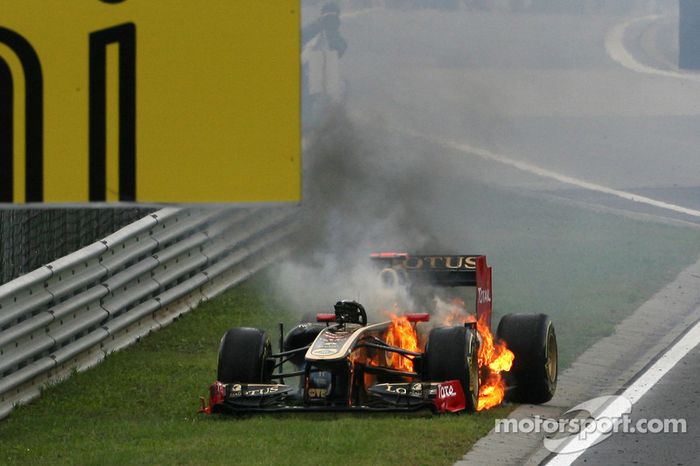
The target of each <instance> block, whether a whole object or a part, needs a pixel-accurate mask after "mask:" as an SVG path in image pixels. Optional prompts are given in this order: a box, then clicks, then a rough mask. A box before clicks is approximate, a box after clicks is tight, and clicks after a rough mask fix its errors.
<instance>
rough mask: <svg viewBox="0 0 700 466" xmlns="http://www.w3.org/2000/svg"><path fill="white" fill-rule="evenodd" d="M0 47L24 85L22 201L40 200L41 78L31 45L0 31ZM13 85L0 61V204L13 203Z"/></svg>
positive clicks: (41, 169) (1, 28)
mask: <svg viewBox="0 0 700 466" xmlns="http://www.w3.org/2000/svg"><path fill="white" fill-rule="evenodd" d="M0 43H2V44H5V45H6V46H7V47H9V48H10V49H11V50H12V51H13V52H14V54H15V55H16V56H17V58H18V59H19V61H20V63H21V64H22V71H23V72H24V82H25V92H24V99H25V103H24V106H25V110H24V113H25V124H24V125H25V128H24V138H25V151H26V155H25V177H26V182H25V191H24V196H25V201H26V202H42V201H43V199H44V157H43V156H44V78H43V75H42V73H41V63H40V62H39V57H38V56H37V54H36V52H35V51H34V48H33V47H32V45H31V44H30V43H29V42H28V41H27V39H25V38H24V37H22V36H20V35H19V34H17V33H16V32H14V31H12V30H10V29H7V28H4V27H0ZM13 111H14V81H13V79H12V73H11V71H10V67H9V65H8V64H7V62H5V60H3V59H2V57H0V202H12V200H13V187H14V183H13V151H14V124H13Z"/></svg>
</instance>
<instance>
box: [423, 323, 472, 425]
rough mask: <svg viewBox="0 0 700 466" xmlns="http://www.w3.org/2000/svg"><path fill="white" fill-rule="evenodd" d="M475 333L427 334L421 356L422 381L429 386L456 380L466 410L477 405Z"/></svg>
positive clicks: (444, 331) (461, 330)
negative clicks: (429, 384)
mask: <svg viewBox="0 0 700 466" xmlns="http://www.w3.org/2000/svg"><path fill="white" fill-rule="evenodd" d="M478 348H479V345H478V343H477V336H476V331H475V330H471V329H468V328H466V327H463V326H458V327H438V328H434V329H432V330H431V331H430V335H429V336H428V343H427V345H426V347H425V354H424V356H423V378H424V379H425V380H427V381H431V382H445V381H448V380H459V383H460V384H461V385H462V390H464V395H465V399H466V409H467V411H468V412H474V411H476V408H477V406H478V404H479V360H478Z"/></svg>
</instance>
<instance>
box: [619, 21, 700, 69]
mask: <svg viewBox="0 0 700 466" xmlns="http://www.w3.org/2000/svg"><path fill="white" fill-rule="evenodd" d="M662 17H663V16H662V15H650V16H643V17H641V18H634V19H631V20H629V21H626V22H624V23H621V24H618V25H617V26H615V27H614V28H612V29H611V30H610V32H609V33H608V35H607V37H606V38H605V50H606V51H607V52H608V55H609V56H610V58H612V59H613V60H614V61H616V62H618V63H619V64H620V65H622V66H624V67H625V68H627V69H629V70H632V71H635V72H637V73H644V74H653V75H657V76H665V77H667V78H676V79H686V80H689V81H696V82H700V75H698V74H697V73H690V72H687V73H686V72H682V71H668V70H660V69H658V68H653V67H651V66H647V65H645V64H643V63H641V62H640V61H639V60H637V59H636V58H634V57H633V56H632V54H631V53H630V52H629V51H628V50H627V48H625V43H624V38H625V32H626V31H627V29H629V28H630V27H631V26H632V25H634V24H637V23H640V22H645V21H656V20H658V19H660V18H662Z"/></svg>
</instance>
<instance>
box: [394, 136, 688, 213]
mask: <svg viewBox="0 0 700 466" xmlns="http://www.w3.org/2000/svg"><path fill="white" fill-rule="evenodd" d="M404 132H406V131H404ZM410 134H412V135H414V136H417V137H421V138H426V139H429V140H430V141H432V142H435V143H437V144H441V145H443V146H446V147H449V148H452V149H456V150H459V151H461V152H465V153H468V154H473V155H476V156H478V157H480V158H482V159H486V160H491V161H494V162H499V163H501V164H504V165H508V166H511V167H513V168H517V169H518V170H522V171H526V172H529V173H532V174H534V175H538V176H541V177H543V178H549V179H552V180H556V181H559V182H560V183H564V184H568V185H572V186H577V187H579V188H584V189H588V190H591V191H597V192H600V193H605V194H609V195H611V196H615V197H619V198H622V199H626V200H628V201H632V202H638V203H640V204H647V205H650V206H654V207H658V208H660V209H665V210H670V211H673V212H677V213H680V214H685V215H689V216H691V217H696V218H700V210H695V209H689V208H687V207H683V206H679V205H676V204H670V203H668V202H663V201H658V200H656V199H652V198H649V197H646V196H640V195H638V194H634V193H630V192H627V191H621V190H619V189H614V188H608V187H607V186H603V185H600V184H596V183H591V182H588V181H584V180H581V179H578V178H574V177H571V176H567V175H562V174H561V173H557V172H554V171H552V170H548V169H546V168H541V167H538V166H536V165H532V164H530V163H527V162H522V161H519V160H514V159H512V158H510V157H506V156H504V155H501V154H496V153H495V152H491V151H490V150H488V149H483V148H480V147H475V146H471V145H469V144H464V143H459V142H455V141H448V140H440V139H437V138H433V137H430V136H427V135H421V134H418V133H413V132H411V133H410Z"/></svg>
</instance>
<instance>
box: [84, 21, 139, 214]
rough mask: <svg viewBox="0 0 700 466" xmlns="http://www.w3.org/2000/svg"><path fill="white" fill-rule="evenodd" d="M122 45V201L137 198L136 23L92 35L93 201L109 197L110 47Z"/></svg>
mask: <svg viewBox="0 0 700 466" xmlns="http://www.w3.org/2000/svg"><path fill="white" fill-rule="evenodd" d="M114 43H117V44H119V200H120V201H135V200H136V26H135V25H134V23H126V24H121V25H119V26H114V27H111V28H109V29H103V30H101V31H96V32H93V33H91V34H90V110H89V121H90V201H92V202H95V201H97V202H99V201H105V200H106V197H107V109H106V106H107V95H106V94H107V76H106V74H107V71H106V70H107V46H108V45H109V44H114Z"/></svg>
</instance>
